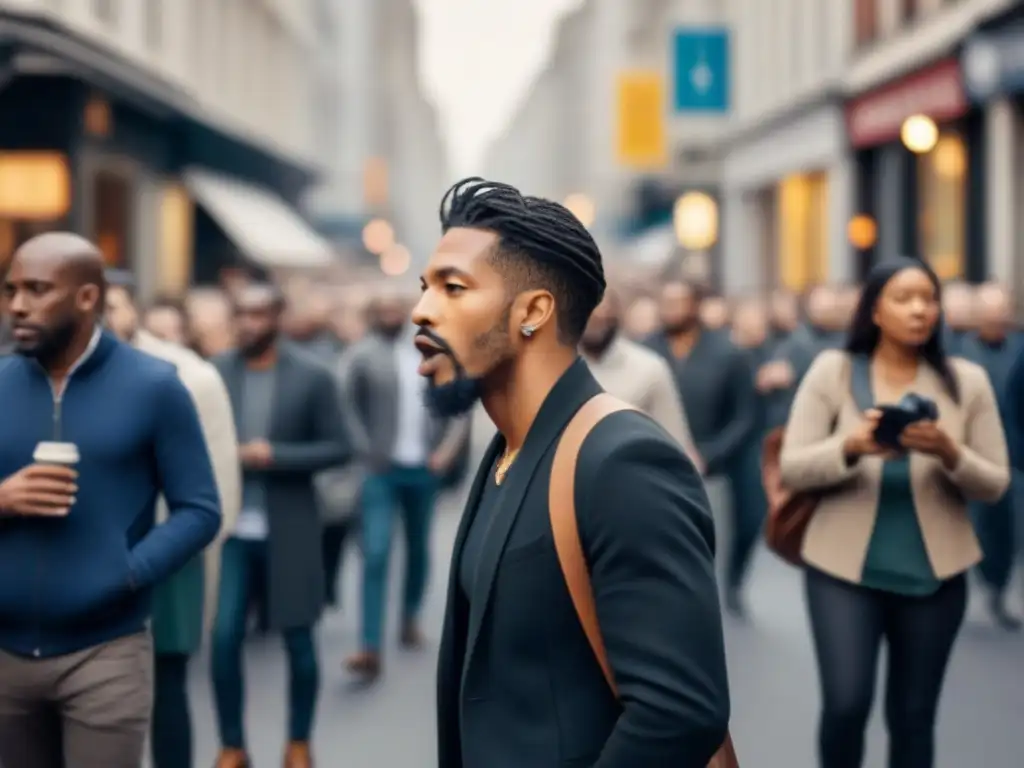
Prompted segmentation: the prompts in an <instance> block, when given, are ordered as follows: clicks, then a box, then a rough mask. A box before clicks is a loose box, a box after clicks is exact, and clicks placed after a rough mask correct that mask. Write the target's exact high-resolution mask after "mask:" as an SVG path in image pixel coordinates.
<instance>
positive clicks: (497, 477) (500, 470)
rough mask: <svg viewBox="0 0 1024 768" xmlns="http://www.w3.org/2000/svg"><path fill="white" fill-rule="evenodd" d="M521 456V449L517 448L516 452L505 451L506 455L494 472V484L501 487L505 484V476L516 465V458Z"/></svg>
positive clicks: (499, 461)
mask: <svg viewBox="0 0 1024 768" xmlns="http://www.w3.org/2000/svg"><path fill="white" fill-rule="evenodd" d="M518 455H519V449H518V448H516V449H515V450H514V451H507V450H506V451H505V455H504V456H502V457H501V458H500V459H499V460H498V466H497V468H496V469H495V470H494V482H495V484H497V485H501V484H502V483H503V482H505V475H507V474H508V471H509V470H510V469H511V468H512V464H513V463H515V460H516V457H517V456H518Z"/></svg>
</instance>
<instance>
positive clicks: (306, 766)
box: [282, 741, 313, 768]
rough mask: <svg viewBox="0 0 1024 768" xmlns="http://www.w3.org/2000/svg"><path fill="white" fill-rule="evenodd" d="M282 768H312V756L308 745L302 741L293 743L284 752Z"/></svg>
mask: <svg viewBox="0 0 1024 768" xmlns="http://www.w3.org/2000/svg"><path fill="white" fill-rule="evenodd" d="M282 765H283V766H284V768H313V755H312V754H311V753H310V751H309V744H308V743H307V742H304V741H293V742H292V743H291V744H289V745H288V748H287V749H285V751H284V763H283V764H282Z"/></svg>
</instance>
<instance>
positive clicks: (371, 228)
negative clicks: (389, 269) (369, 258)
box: [363, 219, 395, 256]
mask: <svg viewBox="0 0 1024 768" xmlns="http://www.w3.org/2000/svg"><path fill="white" fill-rule="evenodd" d="M394 244H395V230H394V228H392V226H391V225H390V224H388V223H387V222H386V221H384V219H373V220H371V221H368V222H367V223H366V226H365V227H363V247H364V248H366V250H368V251H369V252H370V253H372V254H373V255H374V256H380V255H381V254H382V253H384V252H385V251H386V250H388V249H389V248H390V247H391V246H393V245H394Z"/></svg>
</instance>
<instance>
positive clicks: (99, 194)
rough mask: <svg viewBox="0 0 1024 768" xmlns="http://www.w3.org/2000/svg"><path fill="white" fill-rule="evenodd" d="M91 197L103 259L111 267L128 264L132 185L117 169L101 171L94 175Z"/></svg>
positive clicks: (94, 227) (95, 228) (97, 243)
mask: <svg viewBox="0 0 1024 768" xmlns="http://www.w3.org/2000/svg"><path fill="white" fill-rule="evenodd" d="M92 200H93V206H94V214H93V216H94V218H93V233H94V238H95V240H96V245H97V246H99V249H100V251H101V252H102V253H103V260H104V262H106V264H107V266H109V267H122V268H127V267H129V266H130V265H131V259H130V256H129V254H128V252H127V251H128V248H129V247H130V242H131V241H130V236H131V235H130V231H131V226H130V222H131V214H132V195H131V185H130V184H129V182H128V180H127V179H125V178H124V176H122V175H120V174H118V173H113V172H110V171H98V172H97V173H96V175H95V176H94V177H93V198H92Z"/></svg>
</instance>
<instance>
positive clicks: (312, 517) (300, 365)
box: [214, 343, 350, 629]
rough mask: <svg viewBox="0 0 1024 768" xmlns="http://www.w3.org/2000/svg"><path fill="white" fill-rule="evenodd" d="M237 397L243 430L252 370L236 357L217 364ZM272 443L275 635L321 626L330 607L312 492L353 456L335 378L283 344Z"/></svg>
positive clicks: (270, 614)
mask: <svg viewBox="0 0 1024 768" xmlns="http://www.w3.org/2000/svg"><path fill="white" fill-rule="evenodd" d="M214 364H215V365H216V366H217V370H218V371H220V374H221V376H222V377H223V379H224V383H225V385H227V388H228V392H229V394H230V395H231V405H232V408H233V410H234V412H235V421H236V423H238V421H239V418H240V414H239V407H240V405H241V397H242V378H243V375H244V372H245V363H244V361H243V360H242V358H241V357H240V356H239V355H238V354H237V353H236V352H229V353H227V354H226V355H223V356H221V357H219V358H217V359H216V360H215V361H214ZM277 366H278V367H277V382H276V388H275V393H274V405H273V414H272V415H271V427H270V437H269V442H270V445H271V452H272V455H273V459H272V462H271V465H270V467H269V468H268V469H266V470H264V472H265V475H266V482H267V507H268V508H267V519H268V524H269V528H270V536H269V539H268V546H269V550H268V565H267V568H268V574H267V618H268V621H269V624H270V626H271V628H273V629H287V628H290V627H300V626H308V625H310V624H313V623H315V622H316V620H317V619H318V618H319V616H320V611H321V608H322V607H323V602H324V597H323V590H324V573H323V561H322V557H321V544H320V533H321V524H320V517H319V508H318V505H317V500H316V495H315V491H314V488H313V477H314V475H315V474H316V473H317V472H320V471H322V470H325V469H328V468H330V467H335V466H339V465H341V464H344V463H345V462H346V461H347V460H348V458H349V455H350V447H349V444H348V441H347V439H346V434H345V426H344V422H343V420H342V415H341V409H340V404H339V402H338V392H337V386H336V384H335V381H334V377H333V376H332V375H331V372H330V371H329V370H328V369H327V368H325V367H324V366H322V365H320V364H319V363H318V362H317V361H316V360H314V359H313V358H311V357H310V356H309V355H308V354H306V353H304V352H302V351H301V350H298V349H296V348H295V347H293V346H291V345H289V344H285V343H282V344H281V345H280V351H279V355H278V363H277Z"/></svg>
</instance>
